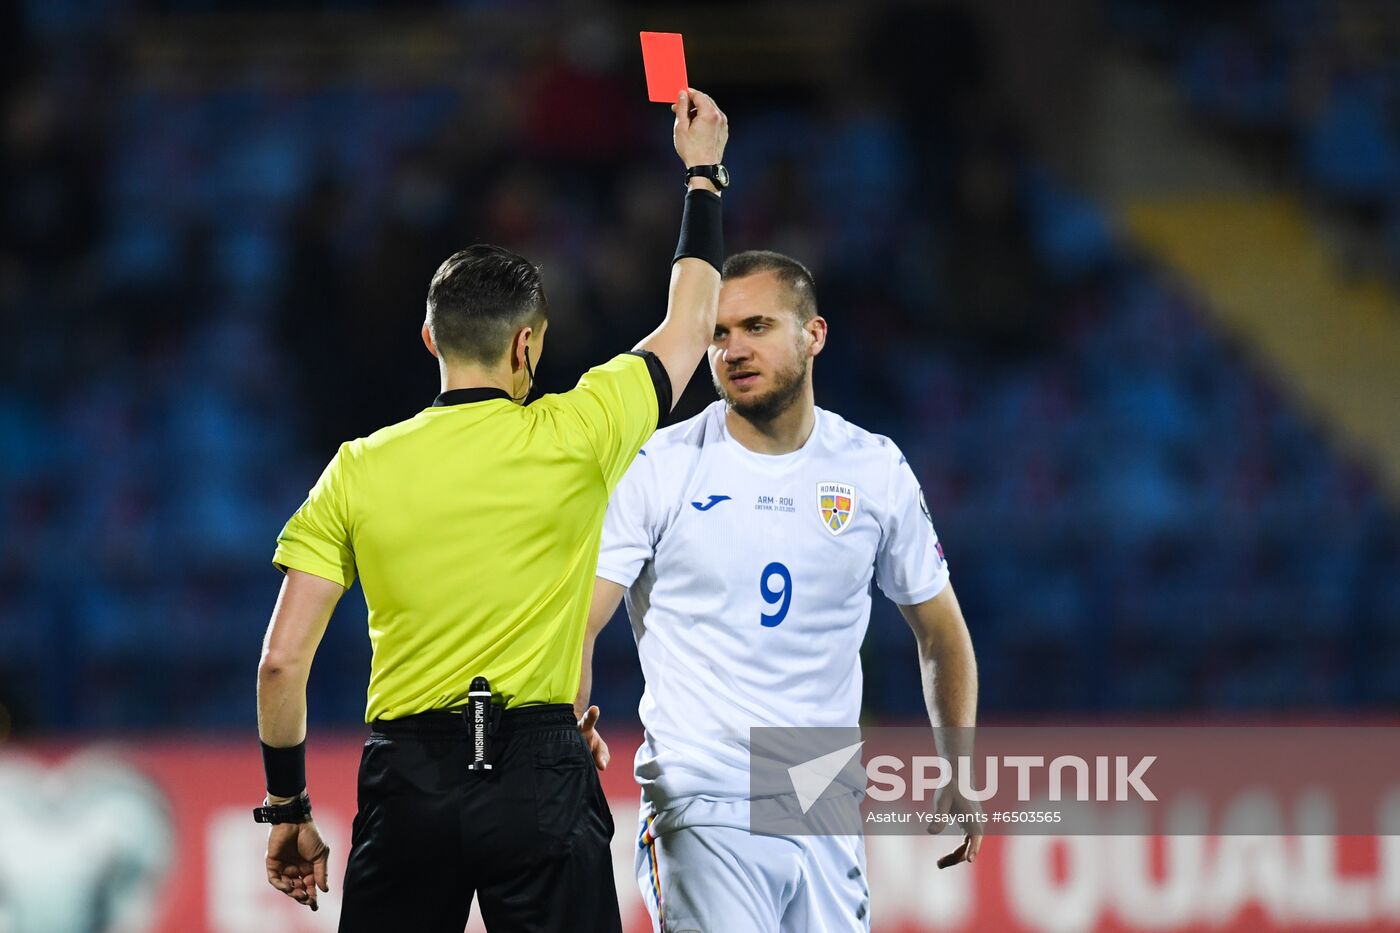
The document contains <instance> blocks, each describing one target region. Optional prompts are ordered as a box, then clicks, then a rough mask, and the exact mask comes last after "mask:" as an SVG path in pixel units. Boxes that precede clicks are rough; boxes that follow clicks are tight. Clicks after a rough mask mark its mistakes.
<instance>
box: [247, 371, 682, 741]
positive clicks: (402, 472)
mask: <svg viewBox="0 0 1400 933" xmlns="http://www.w3.org/2000/svg"><path fill="white" fill-rule="evenodd" d="M670 395H671V391H670V382H669V381H668V379H667V377H666V372H665V369H664V367H663V366H662V365H661V363H660V361H659V360H658V359H657V358H656V357H655V356H654V355H652V354H650V353H646V352H644V351H643V352H638V353H625V354H622V355H620V356H617V357H615V358H613V359H612V360H610V361H608V362H607V363H604V364H603V365H601V366H597V367H595V368H593V369H591V370H589V371H588V372H587V373H585V374H584V376H583V378H582V379H581V380H579V384H578V386H577V387H576V388H574V389H572V390H571V391H569V392H565V393H562V394H559V395H546V396H543V397H542V398H540V399H538V400H536V401H535V402H533V403H531V404H530V405H528V406H523V407H522V406H520V405H517V404H516V403H514V402H513V401H511V400H510V397H509V396H508V395H507V394H506V393H505V392H503V391H501V390H499V389H490V388H483V389H455V390H451V391H448V392H444V393H443V394H442V395H441V396H439V397H438V399H437V401H436V402H435V403H434V405H433V407H432V408H428V409H426V410H425V411H422V412H420V413H419V414H417V415H416V416H414V417H413V418H410V419H409V420H407V421H402V422H400V423H398V424H395V425H391V426H389V427H387V428H383V429H382V430H379V431H376V432H375V433H373V434H371V435H370V436H369V437H366V438H360V439H358V440H354V441H351V442H349V443H347V444H343V445H341V447H340V450H339V451H338V452H337V453H336V455H335V457H334V458H332V460H331V462H330V464H329V465H328V466H327V467H326V469H325V472H324V473H322V474H321V478H320V479H319V480H318V481H317V483H316V486H315V488H313V489H312V490H311V494H310V495H309V496H308V497H307V499H306V502H304V503H303V504H302V506H301V508H299V509H297V511H296V514H295V515H293V516H292V518H291V520H290V521H288V522H287V526H286V527H285V528H283V529H282V533H281V535H279V536H278V539H277V551H276V553H275V554H274V556H273V563H274V564H275V565H276V566H277V567H278V568H279V569H281V570H286V569H288V568H293V569H296V570H301V571H304V572H306V573H311V574H315V575H316V576H318V577H324V578H325V579H327V580H333V581H335V582H336V583H339V584H341V585H342V586H345V587H349V586H350V584H351V583H352V582H354V579H355V575H356V573H358V574H359V577H360V584H361V586H362V588H363V589H364V594H365V603H366V604H367V605H368V607H369V634H370V644H371V646H372V648H373V658H372V660H371V662H370V680H369V703H368V706H367V708H366V711H365V720H366V722H371V721H373V720H375V719H398V718H400V717H403V716H409V715H412V714H414V713H421V712H424V711H426V710H433V709H445V708H450V707H458V706H462V705H465V703H466V701H467V687H468V685H469V684H470V683H471V680H472V678H473V677H476V676H483V677H486V678H487V679H488V680H490V682H491V687H492V690H493V691H494V692H495V693H497V694H499V695H501V696H503V697H504V698H505V701H506V704H507V705H508V706H520V705H523V704H527V703H572V702H573V701H574V696H575V694H576V693H577V692H578V680H579V660H580V655H581V651H582V645H583V634H584V628H585V623H586V620H587V617H588V606H589V601H590V598H591V596H592V593H593V577H594V573H595V571H596V570H597V566H598V544H599V538H600V536H601V534H602V526H603V516H604V513H605V512H606V510H607V505H608V497H609V495H610V494H611V492H612V490H613V487H614V486H616V485H617V483H618V481H619V480H621V479H622V476H623V474H624V473H626V471H627V467H628V466H629V465H630V464H631V463H632V460H633V458H634V457H636V455H637V451H638V450H639V449H640V448H641V446H642V444H643V443H645V442H646V440H647V438H648V437H650V436H651V434H652V432H653V431H655V430H656V426H657V421H658V414H659V413H662V412H664V411H667V410H669V408H670ZM663 405H664V407H662V406H663Z"/></svg>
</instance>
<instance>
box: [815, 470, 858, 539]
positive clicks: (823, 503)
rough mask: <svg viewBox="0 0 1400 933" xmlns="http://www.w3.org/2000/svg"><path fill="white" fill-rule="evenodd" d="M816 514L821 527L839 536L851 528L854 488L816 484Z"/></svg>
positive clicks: (841, 485) (853, 510) (854, 506)
mask: <svg viewBox="0 0 1400 933" xmlns="http://www.w3.org/2000/svg"><path fill="white" fill-rule="evenodd" d="M817 514H818V515H820V516H821V520H822V527H824V528H825V529H826V530H827V531H829V532H831V533H832V534H833V535H839V534H840V533H841V532H843V531H845V530H846V529H847V528H849V527H850V526H851V519H852V518H854V517H855V514H856V487H854V486H848V485H847V484H845V483H817Z"/></svg>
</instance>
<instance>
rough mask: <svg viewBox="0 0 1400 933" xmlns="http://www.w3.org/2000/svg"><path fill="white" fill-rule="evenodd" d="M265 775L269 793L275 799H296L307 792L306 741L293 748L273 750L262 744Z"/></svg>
mask: <svg viewBox="0 0 1400 933" xmlns="http://www.w3.org/2000/svg"><path fill="white" fill-rule="evenodd" d="M262 753H263V774H264V775H266V777H267V792H268V794H270V795H271V796H273V797H295V796H296V795H298V794H300V793H301V792H302V791H304V790H306V740H305V739H302V740H301V744H300V745H293V746H292V747H291V748H273V747H272V746H271V745H268V744H267V743H266V742H263V743H262Z"/></svg>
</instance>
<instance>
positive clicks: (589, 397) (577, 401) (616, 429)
mask: <svg viewBox="0 0 1400 933" xmlns="http://www.w3.org/2000/svg"><path fill="white" fill-rule="evenodd" d="M670 396H671V382H670V379H669V378H668V377H667V376H666V370H665V367H664V366H662V365H661V361H660V360H659V359H657V357H656V355H655V354H653V353H650V352H649V351H646V350H638V351H635V352H632V353H623V354H620V355H618V356H615V357H613V358H612V359H611V360H609V361H608V362H606V363H604V364H603V365H601V366H595V367H593V368H592V369H590V370H589V371H588V372H586V373H584V374H583V378H582V379H580V380H579V382H578V385H577V386H576V387H574V388H573V389H571V390H569V391H568V392H564V393H562V394H560V395H555V396H546V397H545V399H540V401H539V402H536V403H535V404H537V405H538V404H540V403H542V402H545V401H546V399H549V400H550V401H549V402H548V404H550V405H551V406H552V407H554V408H556V409H557V410H559V411H561V412H563V413H565V414H566V415H567V416H569V420H568V424H569V425H570V426H571V428H573V429H575V430H577V431H578V432H579V433H580V434H581V435H582V436H583V437H584V438H585V440H586V442H587V444H588V446H589V448H590V449H591V450H592V451H593V454H594V455H595V456H596V457H597V459H598V464H599V466H601V467H602V470H603V477H604V479H605V481H606V482H607V486H608V490H609V491H611V490H612V489H614V488H615V487H616V486H617V484H618V482H619V481H620V480H621V479H622V475H623V474H624V473H626V472H627V467H628V466H629V465H630V464H631V463H632V460H633V459H634V458H635V457H636V456H637V451H638V450H640V449H641V447H642V445H643V444H645V443H646V441H647V438H649V437H651V435H652V433H653V432H654V431H655V430H656V428H657V425H658V423H659V420H660V418H661V416H662V414H664V413H665V412H668V411H670V407H671V405H670Z"/></svg>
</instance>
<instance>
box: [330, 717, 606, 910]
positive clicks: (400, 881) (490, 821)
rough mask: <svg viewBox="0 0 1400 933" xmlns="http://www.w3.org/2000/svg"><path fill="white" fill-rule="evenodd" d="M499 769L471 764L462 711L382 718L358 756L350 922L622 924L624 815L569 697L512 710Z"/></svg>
mask: <svg viewBox="0 0 1400 933" xmlns="http://www.w3.org/2000/svg"><path fill="white" fill-rule="evenodd" d="M492 740H493V749H492V757H493V759H494V764H495V767H494V769H493V770H491V771H487V772H480V771H468V770H467V765H468V764H469V763H470V761H471V743H470V738H469V734H468V732H467V728H466V726H465V725H464V723H463V720H462V717H461V716H460V715H456V714H452V713H446V712H441V713H424V714H422V715H419V716H411V717H408V718H405V719H400V720H392V721H388V720H379V721H376V722H375V724H374V732H373V733H372V734H371V735H370V737H369V740H368V741H367V742H365V749H364V754H363V756H362V757H361V759H360V786H359V813H357V814H356V816H355V828H354V834H353V838H352V840H351V844H350V866H349V869H348V870H347V871H346V874H345V891H344V894H343V899H342V908H341V917H340V929H341V931H342V933H357V931H362V930H363V931H374V933H386V931H388V933H395V931H402V933H410V931H412V933H419V931H422V933H436V931H444V933H446V931H449V930H450V931H451V933H462V928H463V927H464V926H466V924H467V917H468V914H469V912H470V910H471V902H472V895H473V894H475V895H476V897H477V900H478V902H479V903H480V905H481V913H482V917H483V919H484V920H485V922H486V927H487V929H488V930H490V931H491V933H511V931H520V933H526V931H528V933H539V931H550V930H561V931H562V930H568V931H571V933H591V931H608V933H615V931H620V930H621V928H622V921H621V919H620V917H619V915H618V907H617V889H616V888H615V887H614V884H613V874H612V856H611V854H610V852H609V848H608V845H609V841H610V840H611V839H612V834H613V821H612V815H611V813H610V812H609V811H608V802H607V799H606V798H605V797H604V796H603V790H602V786H601V785H600V784H599V781H598V775H597V772H596V771H595V770H594V767H593V759H592V756H591V755H590V754H589V752H588V748H587V746H586V745H585V744H584V742H583V738H582V736H580V735H579V732H578V726H577V723H576V722H575V720H574V713H573V709H572V708H571V707H569V706H566V705H555V706H529V707H522V708H519V709H514V710H507V711H506V713H505V716H504V717H503V719H502V721H501V725H500V728H499V730H498V731H497V732H496V734H495V735H494V736H492Z"/></svg>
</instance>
